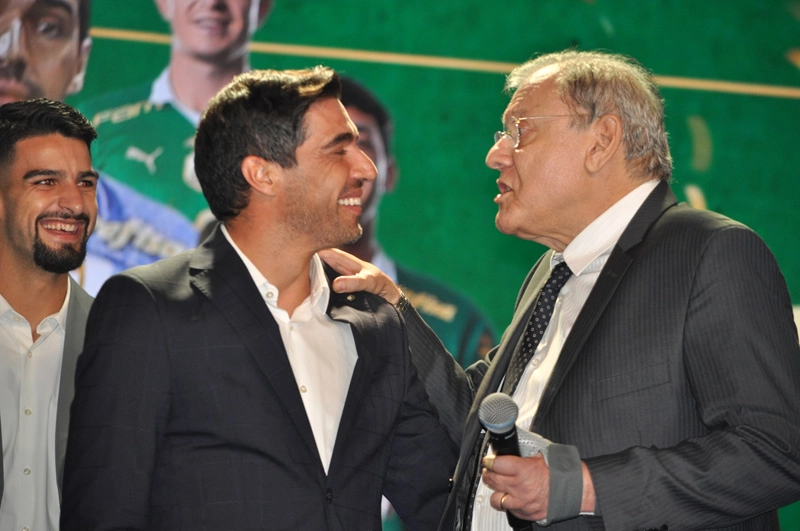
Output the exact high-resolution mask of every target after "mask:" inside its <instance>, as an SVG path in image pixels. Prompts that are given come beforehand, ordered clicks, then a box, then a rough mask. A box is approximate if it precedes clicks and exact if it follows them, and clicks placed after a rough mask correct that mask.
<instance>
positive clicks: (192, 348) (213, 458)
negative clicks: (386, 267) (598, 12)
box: [61, 229, 456, 531]
mask: <svg viewBox="0 0 800 531" xmlns="http://www.w3.org/2000/svg"><path fill="white" fill-rule="evenodd" d="M328 310H329V314H330V316H331V317H332V318H333V319H337V320H341V321H344V322H348V323H350V325H351V327H352V331H353V336H354V339H355V343H356V347H357V350H358V361H357V363H356V366H355V369H354V372H353V376H352V381H351V384H350V390H349V393H348V396H347V399H346V403H345V407H344V411H343V414H342V419H341V423H340V428H339V433H338V436H337V439H336V444H335V448H334V453H333V457H332V461H331V463H330V468H329V472H328V474H327V475H326V474H325V471H324V469H323V466H322V463H321V461H320V457H319V454H318V452H317V447H316V444H315V441H314V436H313V434H312V431H311V427H310V424H309V422H308V420H307V417H306V414H305V409H304V406H303V402H302V399H301V397H300V393H299V391H298V388H297V384H296V382H295V379H294V376H293V374H292V369H291V366H290V364H289V361H288V358H287V356H286V352H285V350H284V347H283V343H282V341H281V337H280V332H279V329H278V326H277V324H276V323H275V321H274V319H273V318H272V315H271V314H270V312H269V310H268V309H267V307H266V304H265V302H264V300H263V298H262V297H261V295H260V294H259V292H258V290H257V289H256V287H255V286H254V284H253V281H252V279H251V277H250V275H249V273H248V272H247V269H246V268H245V266H244V264H243V263H242V261H241V259H240V258H239V257H238V255H237V254H236V252H235V251H234V249H233V248H232V247H231V246H230V244H229V243H228V242H227V240H226V239H225V237H224V235H222V233H221V232H220V231H219V229H217V230H216V231H215V232H214V233H213V234H212V235H211V236H210V237H209V238H208V239H207V240H206V241H205V242H204V243H203V244H202V245H201V246H200V247H198V248H197V249H196V250H194V251H188V252H186V253H183V254H181V255H179V256H177V257H174V258H171V259H168V260H165V261H161V262H158V263H156V264H153V265H150V266H144V267H140V268H136V269H133V270H130V271H128V272H126V273H123V274H122V275H118V276H116V277H113V278H112V279H110V280H109V281H107V282H106V284H105V285H104V286H103V288H102V290H101V291H100V293H99V294H98V297H97V300H96V302H95V305H94V307H93V309H92V313H91V315H90V318H89V325H88V328H87V334H86V348H85V351H84V353H83V354H82V356H81V358H80V360H79V364H78V371H77V378H76V395H75V402H74V405H73V409H72V424H71V428H70V439H69V444H68V449H67V464H66V472H65V488H64V499H63V507H62V518H61V527H62V530H64V531H69V530H81V531H86V530H90V529H98V530H101V529H102V530H106V529H153V530H154V529H164V530H171V531H174V530H179V529H185V530H192V531H195V530H223V529H224V530H231V529H237V530H243V529H270V530H287V531H288V530H293V531H294V530H298V529H309V530H312V529H313V530H315V531H316V530H341V531H351V530H356V529H358V530H370V529H374V530H376V531H377V530H379V529H380V528H381V518H380V502H381V494H385V495H386V496H387V497H388V498H389V500H390V501H391V502H392V504H393V505H394V507H395V508H396V509H397V511H398V513H399V514H400V515H401V516H402V517H403V518H404V519H405V520H406V521H407V523H408V525H409V526H410V527H411V528H412V529H432V528H434V527H435V526H436V522H437V521H438V519H439V516H440V514H441V510H442V507H443V505H444V501H445V498H446V496H447V487H448V479H449V477H450V474H451V473H452V470H453V467H454V464H455V459H456V455H455V452H456V451H455V446H454V444H453V443H452V441H451V440H450V439H449V438H448V437H447V433H446V431H445V430H444V428H443V427H442V425H441V424H440V423H439V421H438V418H437V416H436V414H435V412H434V410H433V409H432V406H431V404H430V402H429V401H428V397H427V395H426V393H425V390H424V388H423V386H422V384H421V382H420V381H419V379H418V377H417V373H416V371H415V369H414V366H413V364H412V363H411V358H410V352H409V349H408V344H407V340H406V334H405V328H404V326H403V323H402V321H401V319H400V318H399V316H398V314H397V311H396V310H395V309H394V307H393V306H391V305H390V304H388V303H386V302H385V301H383V299H380V298H378V297H376V296H373V295H370V294H366V293H358V294H356V295H354V296H346V295H338V294H335V293H331V301H330V306H329V309H328Z"/></svg>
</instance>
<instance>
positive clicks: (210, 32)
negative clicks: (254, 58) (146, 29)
mask: <svg viewBox="0 0 800 531" xmlns="http://www.w3.org/2000/svg"><path fill="white" fill-rule="evenodd" d="M157 3H158V8H159V11H160V12H161V16H162V17H164V19H165V20H166V21H167V22H168V23H169V25H170V27H171V29H172V46H173V49H174V50H176V51H179V52H182V53H186V54H187V55H191V56H194V57H196V58H199V59H201V60H205V61H211V62H224V61H229V60H233V59H236V58H239V57H242V56H244V55H245V53H246V52H247V43H248V42H249V40H250V37H251V36H252V34H253V33H255V31H256V29H258V26H259V24H260V22H261V19H262V18H263V17H264V16H265V15H266V10H267V8H268V6H269V4H270V2H267V1H264V0H262V1H259V0H157Z"/></svg>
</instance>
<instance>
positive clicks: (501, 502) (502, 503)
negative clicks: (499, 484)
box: [500, 492, 508, 512]
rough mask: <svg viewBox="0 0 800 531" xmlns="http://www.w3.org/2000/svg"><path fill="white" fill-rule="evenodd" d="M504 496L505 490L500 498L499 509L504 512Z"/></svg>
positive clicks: (506, 494) (505, 494)
mask: <svg viewBox="0 0 800 531" xmlns="http://www.w3.org/2000/svg"><path fill="white" fill-rule="evenodd" d="M506 496H508V493H507V492H506V493H504V494H503V496H502V497H501V498H500V510H501V511H503V512H506V508H505V503H506Z"/></svg>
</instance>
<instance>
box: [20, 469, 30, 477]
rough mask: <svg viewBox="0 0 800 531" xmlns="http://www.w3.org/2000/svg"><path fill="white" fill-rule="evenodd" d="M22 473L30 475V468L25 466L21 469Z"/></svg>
mask: <svg viewBox="0 0 800 531" xmlns="http://www.w3.org/2000/svg"><path fill="white" fill-rule="evenodd" d="M22 473H23V474H25V475H26V476H30V475H31V469H30V468H26V469H25V470H23V471H22Z"/></svg>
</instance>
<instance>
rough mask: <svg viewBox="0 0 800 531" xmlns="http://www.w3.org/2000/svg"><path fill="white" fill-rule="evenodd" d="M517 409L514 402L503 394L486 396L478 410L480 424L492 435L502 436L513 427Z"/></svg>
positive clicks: (517, 412)
mask: <svg viewBox="0 0 800 531" xmlns="http://www.w3.org/2000/svg"><path fill="white" fill-rule="evenodd" d="M518 414H519V408H518V407H517V404H516V402H514V400H512V399H511V397H510V396H508V395H507V394H505V393H492V394H490V395H487V396H486V398H484V399H483V401H482V402H481V405H480V407H479V408H478V418H479V419H480V421H481V424H483V425H484V427H485V428H486V429H487V430H489V431H490V432H492V433H497V434H502V433H507V432H508V430H509V429H510V428H511V427H513V426H514V423H515V422H516V421H517V415H518Z"/></svg>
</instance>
